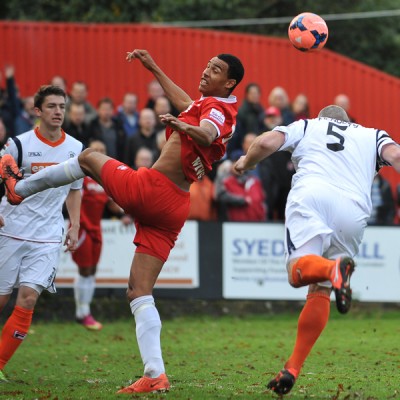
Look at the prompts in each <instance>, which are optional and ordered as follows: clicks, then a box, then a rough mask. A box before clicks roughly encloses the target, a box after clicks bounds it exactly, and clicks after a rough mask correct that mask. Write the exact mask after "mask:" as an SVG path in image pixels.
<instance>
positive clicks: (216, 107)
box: [166, 96, 237, 182]
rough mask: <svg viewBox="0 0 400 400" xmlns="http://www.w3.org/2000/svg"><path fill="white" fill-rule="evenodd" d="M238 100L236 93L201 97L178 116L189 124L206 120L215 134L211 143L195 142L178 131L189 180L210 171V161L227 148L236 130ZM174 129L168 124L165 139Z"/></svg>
mask: <svg viewBox="0 0 400 400" xmlns="http://www.w3.org/2000/svg"><path fill="white" fill-rule="evenodd" d="M236 115H237V100H236V97H235V96H229V97H228V98H222V97H201V98H200V99H198V100H196V101H194V102H193V103H192V104H191V105H190V106H189V107H188V108H187V109H186V110H185V111H182V112H181V113H180V114H179V116H178V118H179V119H180V120H182V121H184V122H186V123H187V124H189V125H194V126H199V125H200V122H201V121H204V120H206V121H208V122H210V123H211V124H213V125H214V126H215V128H216V129H217V131H218V136H217V138H216V139H215V140H214V142H213V143H212V144H211V146H202V145H199V144H197V143H196V142H195V141H194V140H193V139H192V138H191V137H190V136H188V135H187V134H186V133H183V132H179V133H180V134H181V144H182V150H181V161H182V169H183V172H184V174H185V176H186V179H187V180H188V181H189V182H194V181H198V180H199V179H201V178H202V176H203V175H204V174H206V173H207V172H209V171H211V168H212V164H213V162H215V161H218V160H220V159H221V158H222V157H223V155H224V154H225V151H226V143H227V142H228V140H229V139H230V138H231V137H232V135H233V133H234V131H235V124H236ZM173 131H174V130H173V129H172V128H171V127H169V126H168V127H167V130H166V136H167V140H168V138H169V137H170V136H171V134H172V132H173Z"/></svg>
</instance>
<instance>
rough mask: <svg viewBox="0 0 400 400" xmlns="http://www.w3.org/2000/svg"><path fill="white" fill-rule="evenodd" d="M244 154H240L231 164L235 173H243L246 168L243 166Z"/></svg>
mask: <svg viewBox="0 0 400 400" xmlns="http://www.w3.org/2000/svg"><path fill="white" fill-rule="evenodd" d="M245 160H246V156H241V157H240V158H239V160H237V161H236V162H235V164H234V166H233V172H234V173H235V174H236V175H243V174H244V173H245V172H246V171H247V169H248V168H246V167H245Z"/></svg>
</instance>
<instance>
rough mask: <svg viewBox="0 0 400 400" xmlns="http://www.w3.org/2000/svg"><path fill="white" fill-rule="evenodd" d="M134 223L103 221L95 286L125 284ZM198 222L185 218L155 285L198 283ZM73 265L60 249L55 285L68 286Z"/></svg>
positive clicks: (72, 273)
mask: <svg viewBox="0 0 400 400" xmlns="http://www.w3.org/2000/svg"><path fill="white" fill-rule="evenodd" d="M135 231H136V230H135V226H134V225H130V226H124V225H122V224H121V222H120V221H115V220H103V221H102V233H103V249H102V253H101V257H100V261H99V264H98V266H97V274H96V285H97V286H98V287H122V288H126V287H127V282H128V276H129V269H130V266H131V263H132V258H133V254H134V251H135V245H134V244H133V243H132V241H133V237H134V236H135ZM198 243H199V238H198V224H197V222H195V221H187V222H186V224H185V226H184V227H183V229H182V231H181V233H180V235H179V237H178V240H177V242H176V244H175V247H174V248H173V249H172V251H171V254H170V256H169V259H168V261H167V262H166V263H165V264H164V267H163V269H162V271H161V273H160V275H159V277H158V280H157V283H156V286H155V287H156V288H197V287H198V286H199V257H198ZM76 275H77V267H76V264H75V263H74V261H73V260H72V258H71V254H70V253H65V252H62V254H61V261H60V267H59V269H58V273H57V278H56V285H57V286H58V287H72V286H73V281H74V279H75V277H76Z"/></svg>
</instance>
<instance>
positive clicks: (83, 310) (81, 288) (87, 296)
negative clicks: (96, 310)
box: [74, 275, 96, 319]
mask: <svg viewBox="0 0 400 400" xmlns="http://www.w3.org/2000/svg"><path fill="white" fill-rule="evenodd" d="M95 286H96V278H95V276H94V275H91V276H81V275H78V276H77V278H76V279H75V284H74V296H75V305H76V318H78V319H82V318H84V317H86V316H87V315H89V314H90V303H91V302H92V300H93V295H94V290H95Z"/></svg>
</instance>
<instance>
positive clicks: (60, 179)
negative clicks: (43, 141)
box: [0, 149, 112, 205]
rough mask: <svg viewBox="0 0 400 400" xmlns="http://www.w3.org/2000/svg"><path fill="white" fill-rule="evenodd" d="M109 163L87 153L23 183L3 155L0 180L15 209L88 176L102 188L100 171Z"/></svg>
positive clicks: (91, 151)
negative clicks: (28, 199)
mask: <svg viewBox="0 0 400 400" xmlns="http://www.w3.org/2000/svg"><path fill="white" fill-rule="evenodd" d="M111 159H112V158H111V157H108V156H106V155H104V154H101V153H97V152H95V151H93V150H92V149H86V150H84V151H83V152H82V153H81V154H80V155H79V156H78V157H73V158H70V159H69V160H67V161H65V162H62V163H60V164H57V165H52V166H49V167H47V168H44V169H42V170H40V171H39V172H37V173H35V174H33V175H31V176H30V177H29V178H27V179H22V175H21V173H20V172H19V169H18V166H17V164H16V162H15V160H14V158H13V157H12V156H11V155H8V154H6V155H4V156H3V157H2V158H1V160H0V174H1V178H2V179H3V180H4V181H5V182H6V187H7V199H8V201H9V202H10V203H11V204H14V205H16V204H19V203H21V202H22V200H23V199H25V198H26V197H29V196H32V195H33V194H35V193H38V192H41V191H43V190H46V189H49V188H54V187H59V186H63V185H67V184H69V183H72V182H74V181H76V180H78V179H81V178H83V177H84V176H85V175H89V176H91V177H92V178H93V179H95V180H96V181H97V182H99V183H100V184H102V182H101V169H102V168H103V165H104V164H105V163H106V162H107V161H108V160H111Z"/></svg>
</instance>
